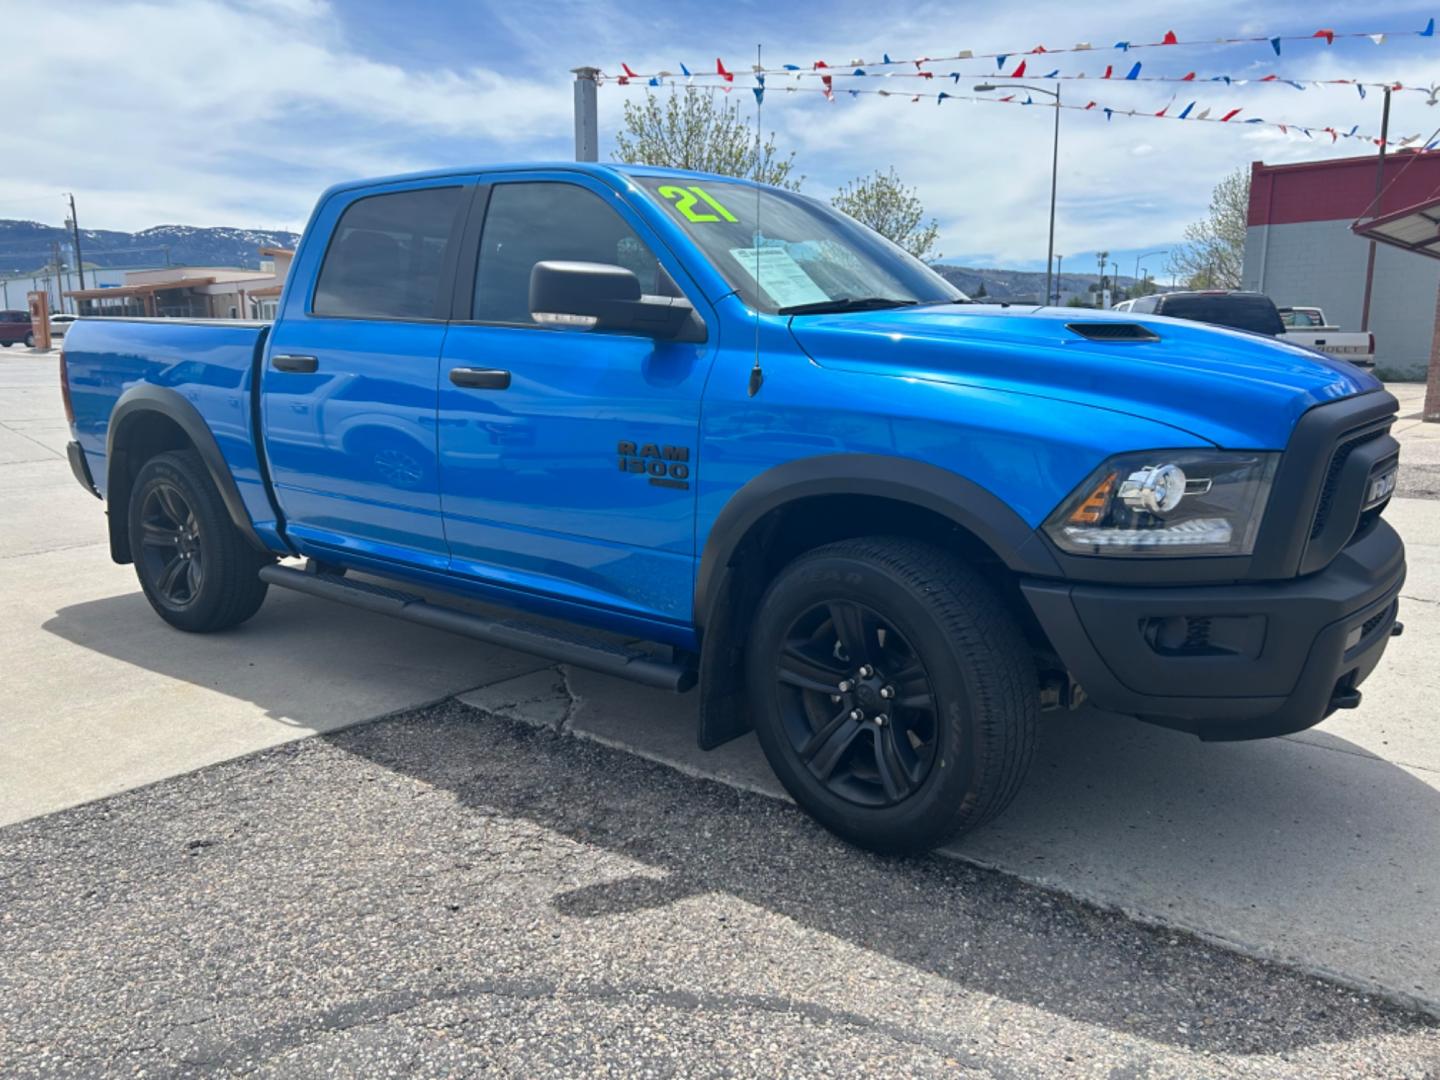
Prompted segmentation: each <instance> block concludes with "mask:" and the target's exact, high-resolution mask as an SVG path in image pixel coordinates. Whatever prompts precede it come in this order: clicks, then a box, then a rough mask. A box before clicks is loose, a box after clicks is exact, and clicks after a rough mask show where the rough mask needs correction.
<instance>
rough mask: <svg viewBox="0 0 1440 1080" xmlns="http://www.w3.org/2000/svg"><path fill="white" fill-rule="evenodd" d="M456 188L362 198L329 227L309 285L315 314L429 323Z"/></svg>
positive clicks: (457, 194) (452, 220)
mask: <svg viewBox="0 0 1440 1080" xmlns="http://www.w3.org/2000/svg"><path fill="white" fill-rule="evenodd" d="M463 192H464V188H461V187H443V188H422V189H419V190H416V191H396V192H392V193H390V194H388V195H370V196H367V197H366V198H363V199H359V200H357V201H356V202H354V203H352V204H351V205H350V206H349V207H348V208H347V209H346V210H345V212H344V213H343V214H341V215H340V220H339V222H337V223H336V225H335V233H334V235H333V236H332V237H331V238H330V248H329V250H328V251H327V252H326V253H325V264H324V265H323V266H321V267H320V279H319V281H318V282H317V283H316V286H315V306H314V312H315V314H316V315H347V316H350V317H352V318H385V319H429V318H434V317H435V312H436V301H437V298H438V296H437V294H438V293H439V290H440V275H441V270H442V268H443V267H444V265H445V249H446V248H447V247H448V246H449V243H450V234H451V230H452V227H453V225H454V223H455V215H456V212H457V211H458V210H459V209H460V204H461V195H462V193H463Z"/></svg>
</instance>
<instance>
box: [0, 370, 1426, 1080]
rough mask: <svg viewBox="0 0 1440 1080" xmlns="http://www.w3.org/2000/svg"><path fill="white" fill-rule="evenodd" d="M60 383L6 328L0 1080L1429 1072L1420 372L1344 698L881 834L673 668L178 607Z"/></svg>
mask: <svg viewBox="0 0 1440 1080" xmlns="http://www.w3.org/2000/svg"><path fill="white" fill-rule="evenodd" d="M54 367H55V359H54V357H53V356H50V357H33V356H31V357H27V356H23V354H18V353H16V354H13V355H4V356H0V497H3V498H4V500H5V505H6V507H7V510H6V513H5V515H4V516H3V518H0V575H3V581H0V585H3V590H4V595H5V597H6V600H7V607H8V614H9V616H10V617H9V618H8V619H7V620H5V622H4V624H3V625H0V655H3V656H4V657H5V658H6V661H5V663H6V669H7V673H8V674H9V678H8V679H7V680H6V687H5V698H4V700H3V702H0V731H3V733H4V735H5V738H4V739H3V740H0V825H5V826H7V827H5V828H3V829H0V1073H4V1074H6V1075H10V1074H23V1073H37V1074H43V1073H47V1072H48V1073H71V1074H73V1073H75V1072H101V1071H124V1072H131V1071H140V1070H145V1071H148V1072H151V1073H157V1072H158V1073H165V1072H206V1071H211V1072H222V1073H234V1072H240V1071H251V1070H256V1071H261V1072H267V1071H268V1072H285V1073H289V1074H293V1073H297V1072H298V1073H302V1074H308V1073H311V1072H320V1071H324V1070H326V1069H328V1068H331V1067H335V1068H337V1069H340V1070H341V1071H344V1070H346V1069H347V1068H348V1069H350V1070H351V1071H366V1072H372V1071H387V1070H388V1071H398V1070H400V1069H404V1068H407V1067H408V1068H412V1069H418V1070H420V1071H423V1072H425V1073H444V1072H447V1071H465V1070H468V1069H471V1068H475V1067H479V1066H487V1067H493V1068H497V1069H503V1070H506V1071H509V1072H512V1073H515V1074H527V1075H533V1074H535V1073H536V1072H541V1071H546V1070H552V1071H556V1072H573V1071H582V1070H583V1071H595V1070H601V1069H603V1068H605V1067H609V1068H610V1069H612V1070H613V1071H614V1072H617V1073H623V1074H625V1075H636V1074H639V1073H641V1072H643V1071H645V1070H651V1071H655V1072H668V1071H673V1070H674V1069H675V1068H676V1067H677V1065H685V1064H687V1063H688V1064H690V1065H692V1066H694V1071H697V1072H699V1071H709V1072H717V1073H718V1072H723V1071H724V1070H725V1069H726V1068H728V1069H731V1070H732V1071H740V1072H750V1071H757V1069H760V1068H762V1067H763V1068H764V1069H765V1071H772V1072H784V1071H786V1069H787V1068H791V1069H797V1070H798V1069H802V1068H803V1069H804V1070H805V1071H822V1068H823V1069H828V1070H831V1071H837V1072H838V1071H840V1070H841V1069H842V1068H843V1069H857V1068H864V1069H867V1070H869V1071H873V1072H876V1073H893V1074H896V1075H901V1074H905V1075H914V1074H917V1073H922V1072H929V1071H939V1070H941V1069H946V1068H949V1069H954V1068H955V1067H957V1066H958V1067H968V1068H972V1069H975V1070H977V1071H982V1072H994V1073H999V1074H1002V1075H1004V1074H1017V1075H1032V1074H1034V1073H1037V1072H1054V1071H1070V1072H1074V1073H1076V1074H1084V1075H1145V1074H1147V1073H1149V1072H1153V1073H1158V1074H1167V1075H1169V1074H1187V1073H1189V1074H1214V1073H1216V1072H1234V1073H1238V1074H1253V1075H1266V1076H1269V1075H1282V1074H1293V1075H1312V1076H1313V1075H1317V1073H1321V1072H1323V1073H1325V1074H1343V1073H1350V1074H1354V1075H1375V1074H1384V1075H1417V1076H1423V1075H1436V1074H1437V1073H1440V1043H1437V1030H1436V1028H1435V1026H1434V1021H1433V1020H1431V1019H1427V1018H1426V1014H1430V1015H1433V1014H1437V1013H1440V913H1437V911H1436V898H1437V896H1440V736H1437V725H1440V664H1437V663H1436V662H1435V659H1434V657H1435V655H1436V651H1437V649H1440V502H1437V501H1434V499H1435V496H1436V495H1440V427H1437V426H1436V425H1429V426H1425V427H1422V426H1421V425H1420V424H1419V421H1418V419H1416V418H1415V416H1414V414H1415V413H1416V412H1417V411H1418V407H1419V403H1418V397H1417V396H1416V394H1417V393H1418V390H1419V388H1418V387H1416V388H1402V389H1404V390H1405V391H1406V392H1405V394H1404V395H1403V399H1404V401H1405V407H1404V408H1402V417H1403V418H1404V419H1402V421H1401V423H1400V424H1399V425H1397V432H1398V433H1399V434H1400V437H1401V438H1402V441H1403V442H1404V443H1405V446H1406V450H1405V458H1404V461H1405V467H1404V469H1403V471H1402V481H1401V483H1402V487H1401V494H1402V496H1403V497H1401V498H1398V499H1397V500H1396V501H1395V503H1394V504H1393V505H1392V509H1391V511H1390V513H1389V517H1390V519H1391V521H1392V522H1393V523H1395V524H1396V526H1397V527H1398V528H1400V530H1401V532H1402V533H1403V534H1404V535H1405V537H1406V541H1407V544H1408V546H1409V551H1410V561H1411V576H1410V580H1409V582H1408V584H1407V586H1406V589H1405V592H1404V594H1403V595H1404V601H1403V605H1402V613H1401V618H1402V619H1403V620H1404V621H1405V623H1406V625H1407V632H1406V634H1405V636H1404V637H1402V638H1400V639H1398V640H1396V641H1395V642H1394V643H1393V645H1392V649H1391V652H1390V654H1389V655H1388V656H1387V659H1386V664H1385V666H1384V667H1383V668H1382V670H1381V671H1380V673H1378V674H1377V676H1376V677H1375V678H1374V679H1373V680H1372V682H1371V683H1369V684H1367V686H1366V695H1365V702H1364V704H1363V705H1362V707H1361V708H1359V709H1357V710H1355V711H1353V712H1349V713H1342V714H1338V715H1337V716H1335V717H1332V718H1331V719H1330V720H1328V721H1326V722H1325V723H1324V724H1322V725H1321V726H1320V727H1318V728H1316V729H1314V730H1313V731H1311V732H1307V733H1304V734H1302V735H1300V736H1296V737H1293V738H1288V739H1282V740H1270V741H1266V742H1260V743H1247V744H1231V745H1204V744H1200V743H1198V742H1196V741H1194V740H1192V739H1189V738H1188V737H1185V736H1180V735H1175V734H1173V733H1169V732H1164V731H1161V730H1159V729H1155V728H1151V727H1146V726H1143V725H1140V724H1137V723H1135V722H1134V721H1131V720H1128V719H1126V718H1122V717H1114V716H1106V715H1103V714H1098V713H1094V712H1083V713H1080V714H1076V715H1073V716H1065V717H1052V718H1049V719H1047V722H1046V725H1045V728H1044V730H1043V732H1042V740H1041V748H1040V754H1039V760H1038V761H1037V766H1036V769H1035V771H1034V773H1033V774H1032V777H1031V779H1030V781H1029V783H1028V784H1027V786H1026V788H1025V790H1024V791H1023V792H1022V794H1021V797H1020V799H1019V800H1018V801H1017V803H1016V804H1015V806H1014V807H1012V809H1011V810H1010V811H1009V812H1008V813H1007V814H1006V815H1004V816H1003V817H1002V818H1001V819H1000V820H999V821H997V822H995V823H994V824H993V825H992V826H990V827H988V828H986V829H985V830H982V831H980V832H977V833H976V834H973V835H972V836H971V837H968V838H966V840H965V841H963V843H962V844H961V845H960V846H959V847H958V848H957V849H956V850H955V851H953V852H951V853H949V854H950V855H951V856H953V858H950V859H943V858H937V859H929V860H922V861H919V862H912V863H896V862H890V861H886V860H879V859H875V858H873V857H870V856H866V855H862V854H860V853H857V852H854V851H851V850H848V849H846V848H844V847H843V846H842V845H840V844H838V843H837V842H835V841H833V840H832V839H830V838H829V837H828V836H826V835H825V834H824V833H822V832H820V831H819V830H817V829H816V828H814V827H813V826H812V825H811V824H810V823H809V822H808V820H807V819H805V818H804V817H803V816H802V815H800V814H799V813H798V812H796V811H794V810H793V808H791V807H789V806H788V805H787V804H785V803H784V802H783V801H782V800H779V799H776V798H772V797H770V796H772V795H774V794H775V793H776V788H775V784H774V781H773V778H771V777H770V775H769V772H768V770H767V769H766V767H765V766H764V763H763V760H761V759H760V758H759V756H758V751H757V750H756V748H755V746H754V744H753V741H752V740H741V741H739V742H737V743H734V744H731V745H729V746H727V747H724V748H722V749H721V750H720V751H718V752H716V753H713V754H709V755H701V754H699V753H698V752H697V751H696V750H695V749H694V743H693V720H692V716H693V713H692V710H693V707H694V706H693V702H692V701H691V700H689V699H686V698H678V699H677V698H673V697H665V696H663V695H658V694H654V693H652V692H649V691H645V690H643V689H640V688H637V687H633V686H631V685H629V684H623V683H619V682H615V681H613V680H609V679H606V678H604V677H601V676H594V675H589V674H587V673H580V672H568V671H565V670H563V669H557V668H552V667H547V666H545V665H544V664H542V663H540V662H537V661H535V660H533V659H532V658H529V657H524V656H520V655H517V654H514V653H509V652H505V651H503V650H498V649H487V648H485V647H483V646H478V645H476V644H475V643H472V642H469V641H464V640H462V639H458V638H452V637H447V636H445V635H442V634H438V633H431V632H427V631H423V630H420V629H417V628H415V627H412V626H408V625H403V624H398V623H394V622H390V621H387V620H385V619H384V618H382V617H379V616H371V615H367V614H364V613H360V612H353V611H344V612H341V611H339V610H338V609H336V608H334V607H332V606H329V605H327V604H326V603H325V602H323V601H319V600H312V599H309V598H306V597H301V596H298V595H278V594H272V596H271V598H270V599H269V600H268V601H267V604H266V607H265V609H264V610H263V611H262V612H261V614H260V615H259V616H258V617H257V618H256V619H254V620H253V621H252V622H251V623H249V624H247V625H246V626H244V627H242V628H240V629H239V630H238V631H236V632H234V633H232V634H228V635H223V636H220V637H214V638H194V637H187V636H185V635H181V634H178V633H175V632H173V631H171V630H169V629H168V628H166V627H164V626H163V624H161V623H160V622H159V621H158V620H157V619H155V618H154V617H153V615H152V614H151V613H150V611H149V609H148V607H147V606H146V604H145V602H144V600H143V599H142V598H141V597H140V595H139V593H138V590H137V588H136V586H135V584H134V578H133V576H132V574H131V571H130V569H129V568H128V567H116V566H114V565H113V564H111V563H110V562H109V560H108V557H107V555H106V551H105V546H104V543H103V520H102V517H101V508H100V506H99V504H98V503H96V502H95V500H93V499H91V498H90V497H89V496H87V495H86V494H84V493H83V492H82V491H81V490H80V489H79V487H78V486H77V485H75V483H74V481H73V479H72V478H71V477H70V474H69V469H68V466H67V465H66V464H65V461H64V458H63V448H64V442H65V439H66V438H67V436H66V434H65V430H64V423H63V420H62V419H61V415H60V406H59V399H58V398H59V396H58V391H57V389H56V384H55V371H54ZM1415 496H1419V497H1415ZM341 616H343V617H341ZM401 711H403V715H400V716H397V717H393V718H391V719H386V720H382V721H379V722H376V723H371V724H367V725H365V726H363V727H356V728H354V730H351V731H344V732H341V730H340V729H344V728H349V727H351V726H353V725H359V724H362V723H363V722H365V721H370V720H374V719H375V718H377V717H381V716H385V715H387V714H394V713H397V712H401ZM316 733H336V734H326V735H323V737H321V738H308V737H309V736H312V735H315V734H316ZM282 744H290V745H282ZM596 744H603V745H596ZM645 758H648V759H651V760H650V761H645V760H642V759H645ZM657 763H659V764H657ZM196 770H199V771H196ZM96 800H99V801H96ZM996 870H998V871H1003V872H1002V873H997V872H995V871H996ZM1080 901H1084V902H1085V903H1082V902H1080ZM1127 916H1128V917H1127ZM1192 935H1194V936H1192ZM1217 944H1218V945H1224V946H1225V948H1218V947H1216V945H1217ZM1239 954H1244V956H1241V955H1239ZM1251 958H1272V959H1274V960H1278V961H1281V962H1283V964H1284V965H1285V966H1283V967H1280V966H1273V965H1271V964H1267V963H1264V962H1259V961H1257V960H1256V959H1251ZM1306 973H1310V974H1306ZM1316 973H1318V974H1321V975H1324V976H1326V977H1327V979H1328V980H1330V981H1328V982H1327V981H1320V980H1317V979H1315V978H1313V977H1311V975H1312V974H1316ZM1346 987H1348V988H1350V989H1347V988H1346ZM1354 988H1359V989H1360V990H1363V991H1368V992H1369V993H1368V994H1367V993H1357V992H1356V990H1355V989H1354ZM1382 998H1383V1000H1382ZM1067 1058H1068V1060H1067ZM702 1064H703V1066H704V1068H701V1067H700V1066H701V1065H702ZM1117 1070H1118V1071H1117Z"/></svg>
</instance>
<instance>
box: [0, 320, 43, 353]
mask: <svg viewBox="0 0 1440 1080" xmlns="http://www.w3.org/2000/svg"><path fill="white" fill-rule="evenodd" d="M17 343H20V344H23V345H25V347H26V348H32V347H33V346H34V345H35V329H34V327H32V326H31V325H30V313H29V312H28V311H0V345H3V346H5V348H7V349H8V348H9V347H10V346H11V345H14V344H17Z"/></svg>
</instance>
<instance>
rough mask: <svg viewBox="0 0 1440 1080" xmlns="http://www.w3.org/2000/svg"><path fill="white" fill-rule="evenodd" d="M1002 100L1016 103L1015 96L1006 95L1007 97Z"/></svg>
mask: <svg viewBox="0 0 1440 1080" xmlns="http://www.w3.org/2000/svg"><path fill="white" fill-rule="evenodd" d="M1000 100H1001V101H1014V100H1015V95H1014V94H1006V95H1005V96H1004V97H1002V98H1001V99H1000Z"/></svg>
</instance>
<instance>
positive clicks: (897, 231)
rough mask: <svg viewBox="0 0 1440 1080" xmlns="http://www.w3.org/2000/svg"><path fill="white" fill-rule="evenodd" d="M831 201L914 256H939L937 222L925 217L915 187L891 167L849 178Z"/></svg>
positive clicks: (938, 229)
mask: <svg viewBox="0 0 1440 1080" xmlns="http://www.w3.org/2000/svg"><path fill="white" fill-rule="evenodd" d="M830 202H831V203H832V204H834V206H835V208H836V209H838V210H841V211H843V212H844V213H847V214H849V215H850V216H851V217H853V218H854V219H855V220H856V221H858V222H860V223H861V224H863V225H869V226H870V228H872V229H874V230H875V231H876V232H878V233H879V234H880V235H881V236H883V237H885V238H886V239H887V240H890V241H891V242H893V243H895V244H898V245H900V246H901V247H902V248H904V249H905V250H906V251H908V252H909V253H910V254H911V255H914V256H915V257H916V258H917V259H928V260H931V261H933V260H935V259H938V258H939V257H940V252H938V251H936V250H935V240H936V238H937V237H938V236H939V235H940V226H939V225H937V224H936V223H935V220H934V219H933V218H932V219H931V220H930V221H929V222H926V221H925V206H924V204H922V203H921V202H920V198H919V196H918V195H916V194H915V189H914V188H909V187H906V186H905V185H904V184H902V183H901V182H900V178H899V177H898V176H897V175H895V169H894V168H893V167H892V168H891V169H890V171H889V172H881V171H880V170H879V169H876V170H875V172H873V173H871V174H870V175H869V176H861V177H857V178H856V179H854V180H851V181H850V182H849V183H848V184H846V185H845V186H844V187H842V188H841V189H840V190H839V191H837V192H836V193H835V197H834V198H833V199H831V200H830Z"/></svg>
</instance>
